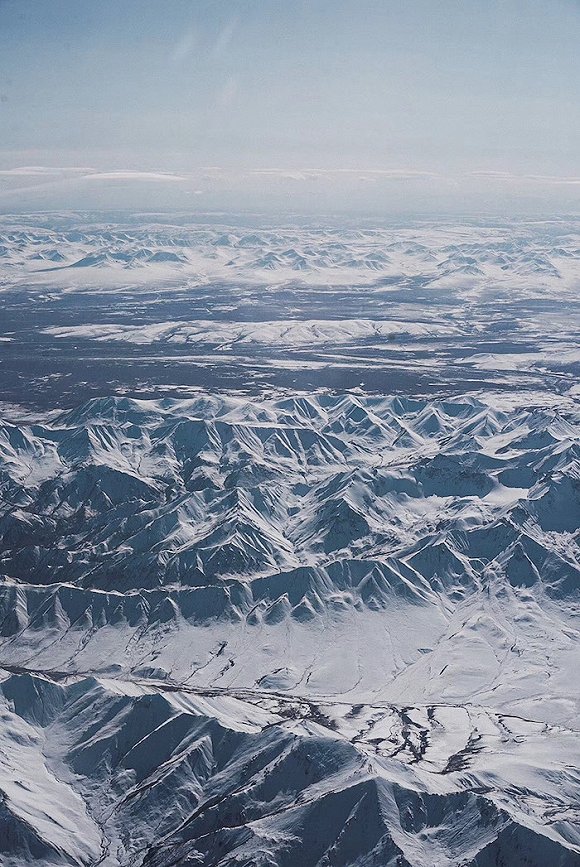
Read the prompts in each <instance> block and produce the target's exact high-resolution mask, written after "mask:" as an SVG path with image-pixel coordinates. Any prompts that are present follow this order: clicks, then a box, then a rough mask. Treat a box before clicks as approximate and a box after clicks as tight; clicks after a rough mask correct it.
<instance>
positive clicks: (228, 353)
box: [0, 213, 580, 867]
mask: <svg viewBox="0 0 580 867" xmlns="http://www.w3.org/2000/svg"><path fill="white" fill-rule="evenodd" d="M199 219H203V220H204V221H206V222H204V223H200V222H199ZM222 219H226V217H225V216H224V215H222V216H219V217H217V216H216V215H213V216H212V215H204V216H197V217H196V216H192V215H191V214H188V215H186V214H181V215H179V214H172V215H161V214H159V215H143V214H141V215H135V216H131V215H115V216H114V215H111V214H101V215H98V214H83V215H79V214H64V213H63V214H45V215H20V216H17V215H13V216H10V215H5V216H3V217H2V218H1V219H0V290H1V292H0V324H1V327H0V332H1V333H0V356H1V357H0V364H1V370H2V374H1V382H2V394H1V395H0V397H1V399H2V401H3V403H2V404H0V407H1V410H2V418H3V420H2V421H0V715H1V725H0V862H1V863H2V864H7V865H9V867H23V865H25V864H28V863H31V862H36V863H39V864H40V865H43V867H55V865H70V867H79V865H97V864H101V865H107V867H120V865H123V867H169V865H177V864H192V865H193V864H196V865H205V867H216V865H221V867H233V865H240V867H242V865H245V867H248V865H261V867H278V865H281V867H297V865H300V867H315V865H316V867H331V865H332V867H338V865H342V867H347V865H348V867H371V865H373V867H378V865H381V867H384V865H389V867H395V865H396V867H468V865H470V867H492V865H493V867H547V865H549V867H552V865H559V867H576V865H580V821H579V820H580V815H579V811H578V804H579V801H580V777H579V774H578V767H579V761H578V760H579V749H580V744H579V738H580V734H579V732H578V718H579V713H578V711H579V705H580V688H579V686H578V675H577V672H578V667H579V663H580V651H579V646H580V645H579V641H578V639H579V637H580V635H579V629H578V606H579V603H580V555H579V551H578V529H579V527H580V491H579V488H580V474H579V469H578V468H579V456H580V443H579V441H578V440H579V425H578V421H579V417H580V410H579V404H578V398H579V396H580V390H579V388H578V386H577V379H578V340H577V333H578V329H579V324H580V306H579V304H578V300H577V299H578V286H579V285H580V269H579V262H580V258H579V256H578V253H579V250H580V247H579V244H578V221H577V220H574V219H572V218H570V219H560V220H551V221H533V222H531V221H523V220H511V221H505V222H503V223H501V224H496V225H492V224H491V222H489V221H488V222H486V223H483V222H482V223H481V224H479V225H477V224H475V223H466V222H462V223H459V224H454V223H453V222H451V221H447V222H438V223H430V222H417V223H413V222H408V223H407V224H405V225H403V224H399V225H394V224H393V225H391V226H384V227H377V228H371V227H369V226H368V225H367V224H366V223H364V222H360V223H358V224H356V225H355V224H353V225H351V226H345V225H344V224H342V225H340V226H337V225H316V226H309V225H303V224H301V221H300V220H299V218H296V220H295V224H294V225H290V224H287V225H283V226H277V227H272V226H271V225H269V224H268V225H266V223H265V221H261V219H260V218H259V217H257V216H256V217H249V216H247V215H246V216H245V217H243V218H239V220H238V221H237V223H236V220H235V219H234V218H231V224H229V223H228V224H227V225H226V224H223V225H221V224H219V221H221V220H222ZM228 219H230V218H228ZM103 395H107V396H105V397H104V396H103ZM127 395H132V397H128V396H127ZM172 396H173V397H174V398H176V399H171V397H172Z"/></svg>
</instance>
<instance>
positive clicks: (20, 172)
mask: <svg viewBox="0 0 580 867" xmlns="http://www.w3.org/2000/svg"><path fill="white" fill-rule="evenodd" d="M94 171H95V169H91V168H87V167H81V166H16V167H15V168H11V169H0V177H6V178H37V177H47V178H54V177H63V176H65V175H86V174H89V173H91V172H94Z"/></svg>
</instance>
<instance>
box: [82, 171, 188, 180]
mask: <svg viewBox="0 0 580 867" xmlns="http://www.w3.org/2000/svg"><path fill="white" fill-rule="evenodd" d="M85 179H86V180H90V181H170V182H182V181H186V180H187V177H185V176H184V175H176V174H173V173H172V172H137V171H132V170H127V169H120V170H116V171H112V172H93V173H92V174H88V175H86V176H85Z"/></svg>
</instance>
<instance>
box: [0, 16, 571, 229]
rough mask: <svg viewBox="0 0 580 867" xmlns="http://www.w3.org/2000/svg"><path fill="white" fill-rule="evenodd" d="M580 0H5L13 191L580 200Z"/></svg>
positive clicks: (367, 200)
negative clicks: (96, 0) (48, 0)
mask: <svg viewBox="0 0 580 867" xmlns="http://www.w3.org/2000/svg"><path fill="white" fill-rule="evenodd" d="M579 46H580V0H99V2H95V0H50V2H47V0H0V211H4V212H6V211H14V210H35V209H36V210H52V209H63V208H91V209H92V208H105V209H109V208H128V209H149V210H151V209H152V210H164V209H170V208H177V209H181V210H183V209H196V210H250V211H252V210H256V211H258V210H259V211H263V210H269V209H274V210H280V211H284V212H304V213H310V212H314V213H316V212H319V213H328V212H343V211H353V212H368V213H383V214H385V215H390V214H399V213H405V214H417V215H420V214H424V213H448V212H453V213H458V214H461V213H465V214H468V213H480V212H490V213H501V214H507V215H509V214H511V213H513V214H519V213H550V214H554V213H556V214H557V213H566V214H570V213H577V212H578V211H580V156H579V155H580V50H579Z"/></svg>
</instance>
